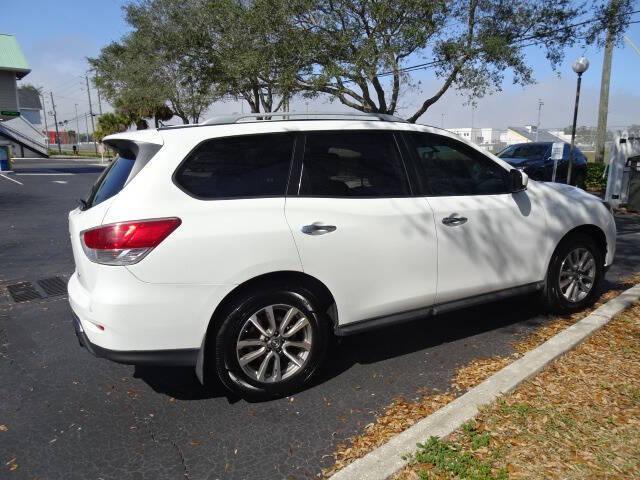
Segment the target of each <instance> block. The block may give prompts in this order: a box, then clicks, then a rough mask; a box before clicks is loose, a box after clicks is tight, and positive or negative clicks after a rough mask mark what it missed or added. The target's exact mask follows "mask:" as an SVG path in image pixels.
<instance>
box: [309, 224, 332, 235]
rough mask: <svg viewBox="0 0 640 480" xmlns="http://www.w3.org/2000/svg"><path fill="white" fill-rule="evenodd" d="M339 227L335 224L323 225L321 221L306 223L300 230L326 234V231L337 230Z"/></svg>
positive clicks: (313, 233)
mask: <svg viewBox="0 0 640 480" xmlns="http://www.w3.org/2000/svg"><path fill="white" fill-rule="evenodd" d="M337 228H338V227H336V226H335V225H323V224H321V223H312V224H311V225H305V226H304V227H302V228H301V229H300V230H302V233H306V234H307V235H324V234H325V233H331V232H335V230H336V229H337Z"/></svg>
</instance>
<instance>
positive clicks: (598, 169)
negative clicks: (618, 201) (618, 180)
mask: <svg viewBox="0 0 640 480" xmlns="http://www.w3.org/2000/svg"><path fill="white" fill-rule="evenodd" d="M604 170H605V164H604V163H588V164H587V178H586V180H585V184H586V187H587V189H588V190H604V189H605V188H607V177H606V176H604V175H603V174H604Z"/></svg>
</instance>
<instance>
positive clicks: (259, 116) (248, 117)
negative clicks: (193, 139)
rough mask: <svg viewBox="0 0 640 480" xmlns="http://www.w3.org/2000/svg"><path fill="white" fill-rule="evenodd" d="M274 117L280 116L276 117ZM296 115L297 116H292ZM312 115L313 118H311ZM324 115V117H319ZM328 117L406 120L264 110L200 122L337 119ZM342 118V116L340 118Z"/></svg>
mask: <svg viewBox="0 0 640 480" xmlns="http://www.w3.org/2000/svg"><path fill="white" fill-rule="evenodd" d="M273 117H278V118H276V119H274V118H273ZM292 117H295V118H292ZM310 117H312V118H310ZM317 117H324V118H317ZM327 117H353V118H357V119H360V120H378V121H381V122H403V123H406V122H407V121H406V120H403V119H402V118H399V117H395V116H393V115H388V114H386V113H365V112H357V113H349V112H306V113H297V112H264V113H243V114H239V115H224V116H218V117H211V118H208V119H207V120H205V121H204V122H202V123H200V125H225V124H232V123H244V122H264V121H287V120H336V118H327ZM338 119H341V118H338Z"/></svg>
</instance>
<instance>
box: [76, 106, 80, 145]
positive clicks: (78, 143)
mask: <svg viewBox="0 0 640 480" xmlns="http://www.w3.org/2000/svg"><path fill="white" fill-rule="evenodd" d="M75 107H76V145H77V147H78V153H80V119H79V118H78V104H77V103H76V104H75Z"/></svg>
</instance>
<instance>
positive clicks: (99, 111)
mask: <svg viewBox="0 0 640 480" xmlns="http://www.w3.org/2000/svg"><path fill="white" fill-rule="evenodd" d="M96 92H97V93H98V114H99V115H100V116H102V100H101V99H100V89H99V88H98V87H96Z"/></svg>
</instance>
